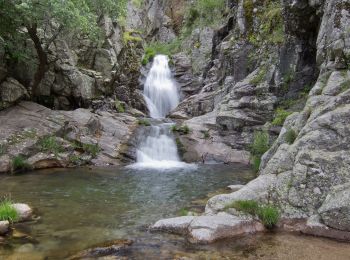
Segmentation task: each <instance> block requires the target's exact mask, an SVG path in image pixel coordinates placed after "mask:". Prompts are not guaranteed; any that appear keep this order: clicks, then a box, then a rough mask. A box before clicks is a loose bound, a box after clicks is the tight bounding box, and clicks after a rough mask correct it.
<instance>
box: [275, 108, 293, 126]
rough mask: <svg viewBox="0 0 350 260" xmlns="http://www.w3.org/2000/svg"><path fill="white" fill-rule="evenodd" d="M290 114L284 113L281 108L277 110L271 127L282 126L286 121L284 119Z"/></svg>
mask: <svg viewBox="0 0 350 260" xmlns="http://www.w3.org/2000/svg"><path fill="white" fill-rule="evenodd" d="M290 114H292V112H290V111H286V110H284V109H283V108H277V110H276V114H275V119H274V120H273V121H272V125H274V126H282V125H283V124H284V121H286V118H287V117H288V116H289V115H290Z"/></svg>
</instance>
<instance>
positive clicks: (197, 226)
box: [189, 214, 265, 244]
mask: <svg viewBox="0 0 350 260" xmlns="http://www.w3.org/2000/svg"><path fill="white" fill-rule="evenodd" d="M264 229H265V228H264V226H263V225H262V224H261V223H260V222H258V221H255V220H243V219H241V218H239V217H235V216H232V215H229V214H222V215H220V214H219V215H215V216H200V217H197V218H195V219H194V220H193V221H192V222H191V224H190V226H189V240H190V242H191V243H200V244H206V243H212V242H214V241H217V240H220V239H224V238H229V237H236V236H239V235H243V234H247V233H255V232H259V231H263V230H264Z"/></svg>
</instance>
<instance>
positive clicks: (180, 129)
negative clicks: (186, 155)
mask: <svg viewBox="0 0 350 260" xmlns="http://www.w3.org/2000/svg"><path fill="white" fill-rule="evenodd" d="M171 131H173V132H177V133H179V134H181V135H187V134H189V133H190V131H191V130H190V128H189V127H188V125H182V126H180V127H178V126H177V125H173V126H172V127H171Z"/></svg>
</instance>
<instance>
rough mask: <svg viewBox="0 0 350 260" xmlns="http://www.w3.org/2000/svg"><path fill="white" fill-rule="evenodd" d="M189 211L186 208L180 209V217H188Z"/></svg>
mask: <svg viewBox="0 0 350 260" xmlns="http://www.w3.org/2000/svg"><path fill="white" fill-rule="evenodd" d="M188 213H189V211H188V210H187V209H185V208H182V209H180V211H179V215H180V216H188Z"/></svg>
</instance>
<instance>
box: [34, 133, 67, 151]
mask: <svg viewBox="0 0 350 260" xmlns="http://www.w3.org/2000/svg"><path fill="white" fill-rule="evenodd" d="M39 146H40V149H41V151H44V152H49V153H54V154H55V155H56V156H57V154H59V153H61V152H63V151H64V148H63V146H62V145H61V144H60V143H58V142H57V140H56V137H55V136H45V137H43V138H41V139H40V140H39Z"/></svg>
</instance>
